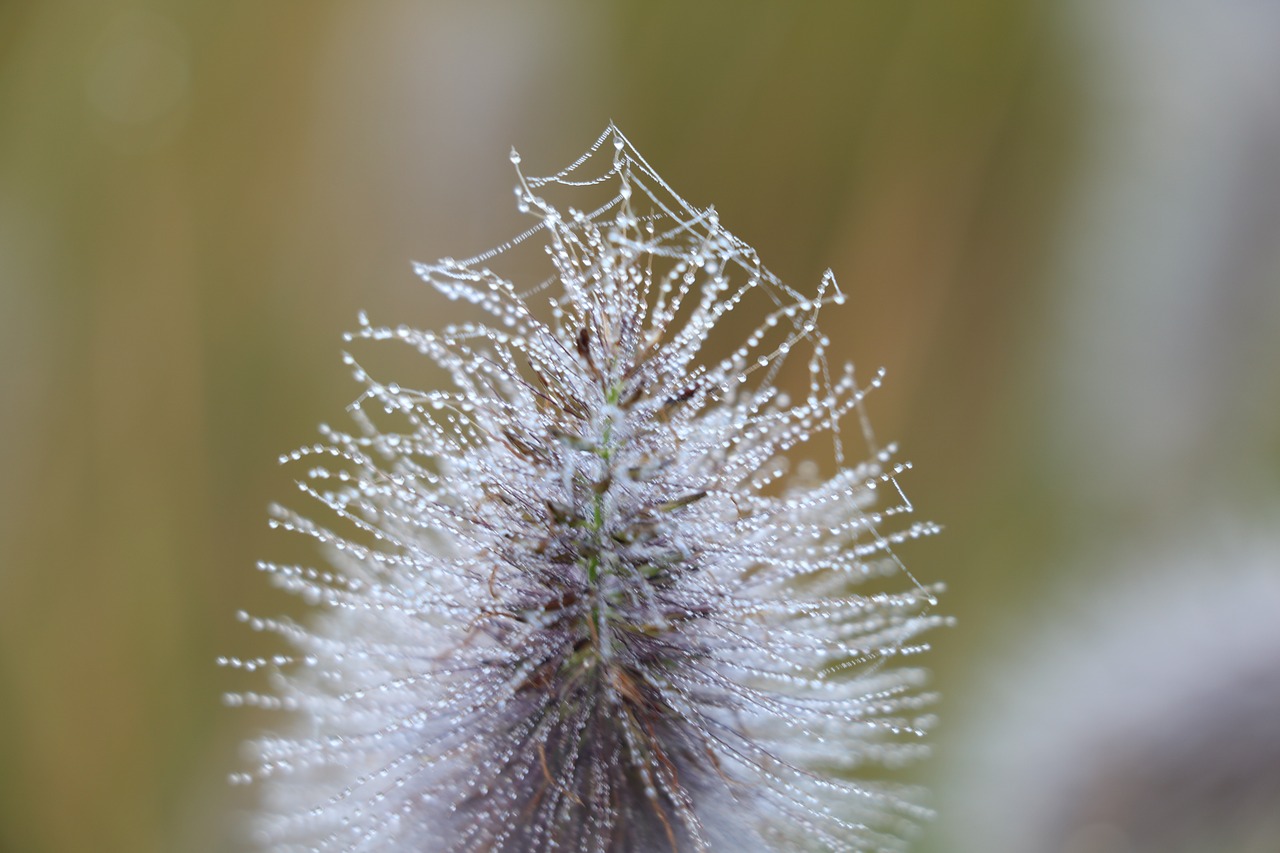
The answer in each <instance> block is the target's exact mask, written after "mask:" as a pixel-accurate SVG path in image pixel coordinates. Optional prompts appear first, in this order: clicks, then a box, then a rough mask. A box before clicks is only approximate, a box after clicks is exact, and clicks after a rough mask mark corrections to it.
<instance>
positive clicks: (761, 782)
mask: <svg viewBox="0 0 1280 853" xmlns="http://www.w3.org/2000/svg"><path fill="white" fill-rule="evenodd" d="M610 155H611V156H610ZM511 159H512V162H513V163H514V164H515V165H516V171H517V176H518V179H519V182H518V186H517V187H516V197H517V204H518V206H519V208H520V209H521V211H523V212H527V213H530V214H532V215H533V216H534V217H535V218H536V219H537V223H536V224H535V225H534V226H533V227H531V228H530V229H529V230H528V231H526V232H524V233H523V234H520V235H519V236H518V237H516V238H515V239H514V240H512V241H510V242H508V243H506V244H504V245H503V246H501V247H499V248H498V249H495V250H493V251H490V252H487V253H485V254H482V255H479V256H477V257H474V258H470V259H468V260H464V261H456V260H452V259H445V260H443V261H440V262H438V263H436V264H419V265H417V267H416V269H417V272H418V274H419V275H420V276H421V277H422V278H423V279H425V280H426V281H427V282H429V283H430V284H431V285H433V286H434V287H435V288H436V289H437V290H439V291H440V292H441V293H443V294H444V295H445V296H447V297H449V298H450V299H454V300H458V301H461V302H467V303H472V304H474V305H476V306H478V307H479V308H480V309H482V310H483V311H484V312H486V313H487V314H488V315H490V316H491V318H492V320H491V321H490V323H489V324H488V325H484V324H479V323H458V324H454V325H449V326H446V327H445V328H443V329H441V330H439V331H419V330H416V329H412V328H409V327H407V326H398V327H394V328H388V327H378V326H374V325H371V324H370V323H369V322H368V320H367V319H366V318H365V317H364V316H363V315H362V316H361V322H360V327H359V329H358V330H357V331H356V332H354V333H352V334H351V335H350V336H349V337H350V338H351V339H362V340H399V341H403V342H405V343H407V344H409V345H410V346H412V347H415V348H416V349H417V350H419V351H420V352H421V353H422V354H423V355H425V356H427V357H428V358H429V359H431V360H432V361H433V362H434V363H435V364H437V365H438V366H439V367H440V368H442V369H443V370H444V371H446V372H447V374H448V375H449V377H450V378H451V380H452V383H453V385H454V389H453V390H449V391H444V390H435V391H416V390H409V389H406V388H402V387H400V386H399V385H396V384H393V383H385V384H384V383H383V382H382V381H379V380H378V379H375V378H374V377H373V376H371V375H370V374H369V373H367V372H365V371H364V370H363V369H362V368H361V367H360V366H359V365H357V364H356V363H355V362H354V360H353V359H351V358H350V357H348V358H347V361H348V363H350V364H352V365H353V369H354V371H355V375H356V378H357V380H358V381H359V382H360V383H361V384H362V385H363V387H364V391H363V393H362V394H361V396H360V398H359V399H358V400H357V402H356V403H355V404H353V406H352V407H351V408H352V415H353V419H354V421H355V424H356V428H355V429H354V430H351V431H344V430H341V429H337V428H332V427H322V430H321V431H322V434H323V438H324V440H323V442H322V443H319V444H316V445H314V446H312V447H307V448H303V449H301V450H298V451H295V452H294V453H292V454H290V455H289V456H288V457H286V460H294V461H298V460H304V459H305V460H308V464H310V465H311V468H310V470H309V472H308V475H307V477H306V479H305V480H304V481H303V482H301V483H300V484H299V485H300V488H301V489H302V491H303V492H304V493H305V494H307V495H308V496H309V497H310V498H313V499H314V500H315V501H317V502H319V503H320V504H321V505H323V506H324V507H325V508H326V511H327V512H326V514H327V515H328V516H330V517H331V518H332V519H333V522H332V523H333V524H334V525H335V526H333V527H330V526H326V525H322V524H319V523H317V522H315V521H312V520H310V519H309V518H308V517H306V516H304V515H302V514H299V513H296V512H294V511H292V510H289V509H285V508H275V509H274V510H273V521H272V523H273V524H274V525H276V526H278V527H281V528H285V529H288V530H293V531H298V532H301V533H303V534H306V535H307V536H310V537H312V538H314V539H315V540H317V541H318V542H320V543H322V545H323V546H324V547H325V549H326V550H327V551H328V552H329V554H330V555H331V557H330V561H331V563H332V568H331V569H328V570H318V569H313V568H308V567H303V566H292V565H279V564H274V563H264V564H261V568H262V569H263V571H265V572H266V573H268V574H269V576H270V577H271V579H272V580H273V581H274V582H275V583H276V584H278V585H279V586H281V587H283V588H285V589H287V590H290V591H292V592H295V593H298V594H299V595H301V596H303V597H304V598H305V599H306V600H307V601H309V602H312V603H313V604H314V605H315V606H316V608H317V609H318V610H320V611H321V612H320V613H319V614H318V615H317V617H316V618H315V619H314V620H313V622H312V623H311V624H310V625H308V626H302V625H298V624H295V623H293V622H290V621H286V620H282V619H265V618H257V617H252V616H249V615H248V614H241V616H242V618H243V619H244V620H245V621H247V622H249V623H250V624H251V625H252V627H253V628H254V629H256V630H266V631H272V632H276V633H278V634H280V635H282V636H283V637H285V638H286V639H287V640H288V641H289V642H290V643H291V644H292V645H293V646H294V647H295V648H296V650H297V654H296V655H293V656H279V657H276V658H273V659H269V660H268V659H262V660H240V659H226V660H225V661H224V662H225V663H227V664H228V665H231V666H236V667H241V668H247V669H257V668H266V669H267V670H269V671H270V676H269V677H270V680H271V684H272V686H271V689H270V690H269V691H266V692H263V693H254V692H245V693H238V694H234V695H232V696H230V697H228V700H229V702H231V703H232V704H237V705H254V706H260V707H267V708H275V709H281V710H284V711H287V712H290V713H289V716H290V719H291V720H292V722H290V723H288V724H287V725H285V726H282V730H283V732H284V733H283V734H279V735H268V736H263V737H261V738H259V739H258V740H256V741H255V742H254V744H253V750H254V753H255V759H256V766H255V769H254V770H253V771H252V772H249V773H245V774H239V775H238V776H237V777H236V779H237V781H243V782H250V781H254V780H258V781H259V782H260V784H261V785H262V787H263V789H264V793H263V796H264V800H265V803H264V807H263V813H262V815H261V817H260V820H259V822H258V826H257V835H258V840H259V842H260V844H261V845H262V846H263V847H265V848H268V849H271V850H278V851H290V850H323V851H338V850H343V851H356V850H369V851H373V850H377V851H406V853H407V851H423V850H432V851H457V853H464V852H465V853H471V851H507V853H524V851H551V850H556V851H573V853H578V851H581V853H615V851H635V853H653V851H662V850H672V851H723V850H737V851H755V850H841V851H848V850H900V849H903V847H904V845H905V841H904V840H903V839H904V838H905V837H906V836H907V835H908V834H909V832H910V829H911V827H912V826H913V825H914V824H915V823H916V822H917V821H918V820H919V819H921V818H923V817H925V816H926V814H927V812H926V811H925V810H924V809H923V808H921V807H920V806H918V805H916V804H915V802H914V796H913V792H912V791H911V790H910V789H908V788H906V787H903V786H900V785H893V784H890V783H888V782H886V781H879V782H876V781H873V780H872V779H869V778H866V774H865V773H864V772H863V768H864V766H866V765H872V766H874V765H880V766H885V765H887V766H890V767H893V766H896V765H898V764H900V763H901V762H903V761H905V760H907V759H910V758H912V757H914V756H917V755H919V754H920V753H921V752H922V750H923V749H924V747H923V746H922V743H921V740H920V738H921V736H922V734H923V733H924V730H925V729H926V728H927V727H928V725H929V722H930V718H929V716H928V714H927V710H926V706H927V705H929V703H930V702H931V701H932V697H930V696H929V695H928V694H925V693H922V692H921V691H920V689H919V688H920V685H921V682H922V679H923V674H922V672H921V671H920V670H919V669H916V668H911V667H906V666H901V665H898V663H897V660H896V659H897V658H901V657H904V656H906V655H909V654H912V653H914V652H917V651H920V650H921V649H923V648H924V646H923V645H921V644H919V642H918V640H917V637H918V635H919V634H920V633H921V632H923V631H924V630H926V629H928V628H930V627H932V626H934V625H937V624H939V623H940V622H941V621H943V620H942V619H941V617H938V616H936V615H932V614H930V613H929V608H930V607H931V606H932V605H933V604H934V592H935V591H936V589H935V588H925V587H923V586H921V585H920V584H918V583H916V582H915V581H914V579H913V578H911V576H910V575H909V574H907V573H906V570H905V568H903V567H902V565H901V563H900V562H899V561H898V559H897V557H896V556H895V555H894V553H893V551H892V550H891V549H892V547H893V546H894V545H896V544H897V543H900V542H902V541H904V540H907V539H911V538H914V537H917V536H920V535H924V534H927V533H930V532H933V530H934V528H933V526H932V525H930V524H927V523H914V524H904V523H896V522H897V519H896V518H895V516H898V515H902V514H905V513H906V512H907V511H909V510H910V508H911V507H910V503H909V502H908V501H907V500H906V498H905V496H904V495H903V493H902V491H901V490H900V489H899V488H898V486H897V481H896V477H897V476H898V475H899V474H900V473H901V472H902V471H904V470H905V469H907V468H908V467H910V466H909V465H908V464H907V463H902V462H896V461H895V452H894V448H893V447H892V446H890V447H885V448H879V447H877V446H876V445H875V444H874V442H873V441H871V437H870V432H869V430H867V429H866V428H865V418H862V417H861V402H862V399H863V396H864V395H865V394H866V393H867V391H868V390H869V389H870V388H873V387H875V386H877V385H879V382H880V378H879V377H878V376H877V377H876V378H875V379H872V380H871V382H870V383H869V384H868V385H867V386H860V385H859V384H858V383H857V382H856V381H855V378H854V374H853V371H852V368H846V369H845V371H844V372H843V373H839V374H834V375H833V373H832V371H831V370H829V368H828V364H827V359H826V357H825V353H826V350H827V348H828V346H829V341H828V339H827V338H825V337H823V336H822V334H821V333H820V332H819V330H818V327H817V319H818V314H819V311H820V310H821V309H822V307H823V306H826V305H829V304H832V303H836V304H839V303H841V302H843V301H844V297H843V294H841V292H840V291H839V289H838V287H837V286H836V283H835V279H834V277H833V276H832V275H831V274H830V273H828V274H827V275H826V276H824V278H823V279H822V282H821V284H820V285H819V287H818V289H817V292H816V294H814V295H812V296H804V295H802V294H800V293H798V292H797V291H794V290H793V289H791V288H790V287H788V286H786V285H785V284H783V283H782V282H781V281H779V280H778V279H777V278H776V277H775V276H773V275H772V274H771V273H769V271H768V270H767V269H766V268H765V267H764V266H762V265H761V263H760V261H759V259H758V258H757V256H756V253H755V251H754V250H753V249H752V248H751V247H750V246H748V245H746V244H745V243H743V242H742V241H741V240H739V239H737V238H736V237H734V236H733V235H732V234H730V233H729V232H728V231H726V230H725V229H724V228H723V227H722V226H721V225H720V224H719V221H718V218H717V216H716V213H715V211H714V210H712V209H706V210H700V209H697V208H695V207H692V206H690V205H689V204H688V203H686V202H685V201H684V200H683V199H681V198H680V197H679V196H678V195H676V194H675V193H674V192H673V191H672V190H671V189H670V187H668V186H667V185H666V184H665V183H664V182H663V180H662V179H661V178H660V177H659V176H658V175H657V174H656V173H655V172H654V171H653V170H652V169H651V168H650V167H649V166H648V164H647V163H646V162H645V161H644V159H643V158H642V157H641V156H640V155H639V154H638V153H637V152H636V151H635V149H634V148H633V147H632V146H631V144H630V143H629V142H628V141H627V139H626V138H625V137H624V136H623V135H622V134H621V133H620V132H619V131H618V130H617V129H616V128H615V127H613V126H610V127H609V128H608V129H607V130H606V131H605V132H604V133H603V134H602V135H601V136H600V138H599V139H597V140H596V142H595V144H594V145H592V146H591V148H590V149H589V150H588V151H587V153H586V154H584V155H583V156H582V157H581V158H580V159H579V160H578V161H577V162H575V163H574V164H572V165H571V166H570V167H568V168H567V169H565V170H563V171H561V172H559V173H557V174H555V175H552V176H550V177H546V178H533V177H527V176H525V175H524V174H523V173H522V171H521V169H520V158H519V156H518V155H517V154H516V153H515V152H514V151H513V152H512V157H511ZM601 164H602V165H601ZM593 169H594V170H595V172H594V173H593V172H592V170H593ZM562 187H570V188H574V192H578V193H582V194H583V195H586V196H589V195H590V194H591V193H592V192H604V193H605V194H606V195H607V194H608V193H607V191H608V190H609V189H612V190H613V193H612V194H611V195H609V197H607V198H604V199H603V200H602V202H601V204H600V205H599V206H598V207H596V208H595V209H594V210H592V211H591V212H582V211H578V210H574V209H572V208H568V209H567V210H566V212H565V213H563V214H562V213H561V212H560V210H558V209H557V208H556V207H555V206H553V205H552V204H551V203H550V202H549V201H547V200H546V199H545V198H543V196H542V195H541V193H543V192H546V191H548V190H555V189H558V188H562ZM593 187H594V188H596V189H594V190H593V189H591V188H593ZM539 240H541V241H545V246H544V248H545V253H546V256H547V257H548V258H549V260H550V263H551V267H552V271H551V274H550V276H549V277H548V278H546V279H545V280H544V281H542V282H541V283H540V284H537V285H534V286H532V287H529V288H528V289H525V290H523V291H522V290H521V289H520V288H519V287H518V286H517V285H516V284H515V283H514V281H512V280H511V279H509V278H507V277H504V276H503V275H500V274H499V273H497V272H495V271H494V270H492V269H491V268H490V267H489V266H488V264H489V263H490V262H496V261H495V259H499V258H505V255H506V254H507V253H509V252H512V251H513V250H515V249H516V247H518V246H524V247H528V246H530V245H536V243H537V241H539ZM539 312H541V313H539ZM746 312H757V313H756V314H755V316H754V324H755V327H754V330H752V331H750V332H749V333H748V334H747V336H746V338H745V340H743V341H742V342H741V343H740V344H738V345H736V346H732V345H730V346H726V345H725V342H724V341H723V340H722V339H723V338H724V336H725V330H726V329H727V327H728V325H730V323H731V322H732V321H731V320H730V315H734V317H735V318H736V317H739V316H742V315H743V314H744V313H746ZM717 349H719V350H722V352H720V353H719V354H717ZM798 351H804V352H807V354H808V371H807V376H808V393H807V395H806V397H805V399H803V400H800V401H797V402H792V401H791V400H789V399H788V397H787V395H786V394H784V393H783V392H782V391H780V390H779V389H778V387H777V386H776V384H775V380H776V379H777V377H778V376H779V373H780V372H781V371H782V369H783V365H784V363H785V362H787V360H788V358H789V356H792V354H793V353H796V352H798ZM802 375H803V374H802ZM850 416H852V417H853V418H855V419H858V420H860V421H861V422H862V424H863V425H864V434H865V435H866V437H867V439H868V445H869V450H868V458H867V459H866V460H864V461H861V462H858V463H856V464H851V463H848V462H846V460H845V457H844V447H843V441H842V438H841V424H842V421H844V419H846V418H847V417H850ZM386 422H391V423H393V424H394V425H393V426H388V425H387V423H386ZM824 435H825V436H827V437H828V438H829V439H830V440H831V446H832V447H833V448H834V457H833V458H834V468H835V471H834V473H833V474H832V475H831V476H830V477H827V478H823V477H821V476H819V475H818V474H817V473H816V471H817V466H816V465H815V464H812V463H810V464H809V465H808V467H807V468H804V467H803V466H798V470H797V471H796V472H794V473H792V474H788V465H789V463H788V454H789V453H792V452H793V451H795V450H797V449H798V448H800V447H801V445H806V443H809V442H811V441H813V440H814V439H815V438H817V437H819V436H824ZM881 494H888V495H889V496H890V500H889V501H888V503H887V505H883V506H881V505H880V503H881V502H880V501H879V500H878V497H879V496H880V495H881ZM885 577H897V578H904V577H905V578H906V579H908V581H909V583H908V584H906V586H907V587H908V588H907V589H906V591H898V592H889V591H884V590H883V589H881V587H883V586H884V585H885V584H884V583H883V582H877V580H876V579H879V578H885ZM900 585H901V584H900ZM872 588H874V591H873V590H872ZM859 777H862V778H859Z"/></svg>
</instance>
